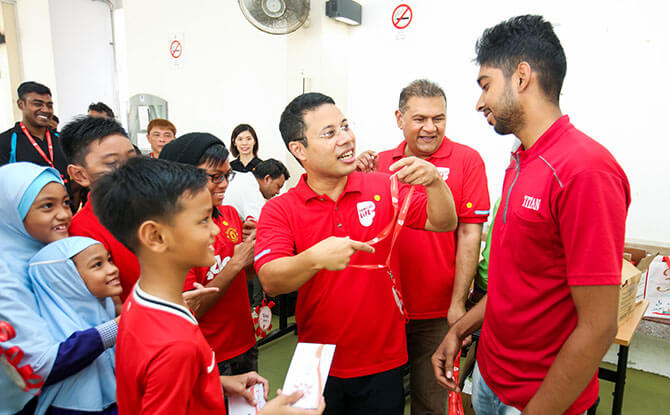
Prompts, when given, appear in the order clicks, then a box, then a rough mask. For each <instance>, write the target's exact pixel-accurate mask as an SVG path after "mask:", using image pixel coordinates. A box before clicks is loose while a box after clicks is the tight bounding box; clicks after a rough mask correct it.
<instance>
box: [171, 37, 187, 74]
mask: <svg viewBox="0 0 670 415" xmlns="http://www.w3.org/2000/svg"><path fill="white" fill-rule="evenodd" d="M168 47H169V49H168V51H169V53H170V55H169V58H168V59H169V61H170V63H171V65H172V66H174V67H175V68H179V67H181V65H182V63H183V62H184V34H183V33H172V34H171V35H170V38H169V42H168Z"/></svg>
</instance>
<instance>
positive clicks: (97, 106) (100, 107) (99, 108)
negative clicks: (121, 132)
mask: <svg viewBox="0 0 670 415" xmlns="http://www.w3.org/2000/svg"><path fill="white" fill-rule="evenodd" d="M88 110H89V111H95V112H103V113H105V114H107V116H108V117H109V118H114V111H112V109H111V108H109V106H107V104H105V103H104V102H93V103H91V105H89V106H88Z"/></svg>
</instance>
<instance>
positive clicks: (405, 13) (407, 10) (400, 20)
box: [391, 4, 413, 30]
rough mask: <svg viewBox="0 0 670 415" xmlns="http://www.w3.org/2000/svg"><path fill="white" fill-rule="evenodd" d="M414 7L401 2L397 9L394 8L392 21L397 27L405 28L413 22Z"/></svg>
mask: <svg viewBox="0 0 670 415" xmlns="http://www.w3.org/2000/svg"><path fill="white" fill-rule="evenodd" d="M412 17H413V15H412V8H411V7H409V6H408V5H406V4H400V5H399V6H397V7H396V8H395V9H393V14H392V15H391V23H393V26H394V27H395V28H396V29H401V30H402V29H405V28H407V26H409V24H410V23H412Z"/></svg>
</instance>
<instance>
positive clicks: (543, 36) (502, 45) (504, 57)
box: [475, 15, 567, 104]
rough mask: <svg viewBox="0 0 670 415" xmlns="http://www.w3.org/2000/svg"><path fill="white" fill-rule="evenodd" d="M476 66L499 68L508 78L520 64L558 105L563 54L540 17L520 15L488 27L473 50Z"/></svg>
mask: <svg viewBox="0 0 670 415" xmlns="http://www.w3.org/2000/svg"><path fill="white" fill-rule="evenodd" d="M475 51H476V53H477V58H476V61H477V63H478V64H479V65H480V66H483V65H487V66H492V67H494V68H499V69H500V70H502V71H503V74H505V77H509V76H511V75H512V74H513V73H514V71H516V69H517V66H518V65H519V63H521V62H524V61H525V62H528V64H529V65H530V66H531V68H532V69H533V70H534V71H537V73H538V75H539V81H540V86H541V87H542V90H543V91H544V93H545V94H546V95H547V98H549V99H550V100H551V101H552V102H554V103H555V104H558V100H559V96H560V94H561V88H562V87H563V79H564V78H565V73H566V71H567V62H566V59H565V52H564V51H563V47H562V46H561V42H560V40H558V37H557V36H556V33H555V32H554V28H553V26H552V25H551V23H549V22H548V21H546V20H544V18H543V17H542V16H537V15H524V16H517V17H512V18H511V19H509V20H507V21H504V22H502V23H499V24H498V25H496V26H493V27H490V28H488V29H486V30H485V31H484V33H483V34H482V37H481V38H480V39H479V40H478V41H477V44H476V46H475Z"/></svg>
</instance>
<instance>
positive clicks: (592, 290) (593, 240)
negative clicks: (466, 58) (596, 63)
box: [433, 15, 631, 415]
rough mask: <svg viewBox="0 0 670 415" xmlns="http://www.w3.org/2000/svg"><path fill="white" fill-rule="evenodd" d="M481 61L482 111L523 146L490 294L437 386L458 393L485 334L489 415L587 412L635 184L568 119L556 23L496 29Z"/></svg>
mask: <svg viewBox="0 0 670 415" xmlns="http://www.w3.org/2000/svg"><path fill="white" fill-rule="evenodd" d="M476 51H477V63H478V64H479V75H478V76H477V84H479V87H480V88H481V90H482V92H481V95H480V97H479V100H478V101H477V110H478V111H480V112H482V113H483V115H484V116H485V117H486V120H487V121H488V123H489V124H491V125H492V126H493V129H494V130H495V131H496V132H497V133H498V134H501V135H506V134H514V135H515V136H516V137H517V138H519V140H520V141H521V144H522V145H521V147H520V148H519V149H518V150H517V151H515V152H514V153H513V155H512V157H513V159H512V161H511V163H510V166H509V167H508V168H507V170H506V172H505V180H504V182H503V192H502V201H501V202H500V208H499V209H498V212H497V213H496V217H495V222H494V225H493V229H492V230H491V232H493V233H492V235H491V251H490V258H489V259H490V262H489V270H488V292H487V295H486V296H485V297H484V298H483V299H482V300H481V301H479V303H477V305H476V306H475V307H473V308H472V309H471V310H470V311H469V312H468V313H467V314H465V316H463V317H462V318H461V319H460V320H458V322H456V324H454V325H453V326H452V327H451V328H450V329H449V332H448V333H447V335H446V337H445V339H444V341H443V342H442V344H441V345H440V347H439V348H438V349H437V351H436V352H435V354H434V356H433V366H434V370H435V376H436V378H437V380H438V381H439V382H440V384H442V385H443V386H445V387H448V388H450V389H458V385H456V384H455V382H454V369H453V361H454V359H455V357H456V355H457V353H458V350H459V348H460V346H461V344H462V341H463V340H464V339H465V338H466V337H467V336H468V335H470V334H472V333H473V332H474V331H476V330H477V329H479V328H480V327H481V328H482V333H481V337H480V340H479V347H478V349H477V365H476V366H475V369H474V374H473V387H472V390H473V393H472V402H473V405H474V409H475V412H477V414H478V415H486V414H506V415H513V414H524V415H533V414H543V415H544V414H567V415H576V414H583V413H585V412H586V411H587V410H588V409H589V408H590V407H591V406H592V405H593V403H594V402H595V401H596V399H597V398H598V376H597V372H598V366H599V364H600V361H601V359H602V357H603V356H604V354H605V352H607V349H608V348H609V346H610V345H611V344H612V341H613V340H614V336H615V335H616V332H617V306H618V300H619V284H620V283H621V264H622V261H623V247H624V235H625V224H626V214H627V211H628V206H629V205H630V200H631V199H630V198H631V196H630V186H629V184H628V179H627V178H626V174H625V173H624V171H623V170H622V169H621V166H619V164H618V163H617V161H616V160H615V158H614V157H613V156H612V154H610V152H609V151H607V149H605V147H603V146H602V145H600V144H599V143H598V142H596V141H595V140H593V139H592V138H590V137H588V136H587V135H586V134H584V133H582V132H581V131H579V130H578V129H576V128H575V126H574V125H573V124H572V123H571V122H570V119H569V117H568V116H567V115H563V113H562V111H561V108H560V106H559V98H560V96H561V88H562V85H563V79H564V77H565V73H566V69H567V63H566V57H565V52H564V51H563V47H562V46H561V42H560V40H559V39H558V37H557V36H556V33H555V32H554V29H553V26H552V24H551V23H549V22H547V21H546V20H544V18H543V17H542V16H530V15H526V16H518V17H513V18H511V19H509V20H507V21H504V22H502V23H500V24H498V25H496V26H494V27H491V28H488V29H486V30H485V31H484V33H483V35H482V37H481V38H480V39H479V40H478V41H477V46H476Z"/></svg>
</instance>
